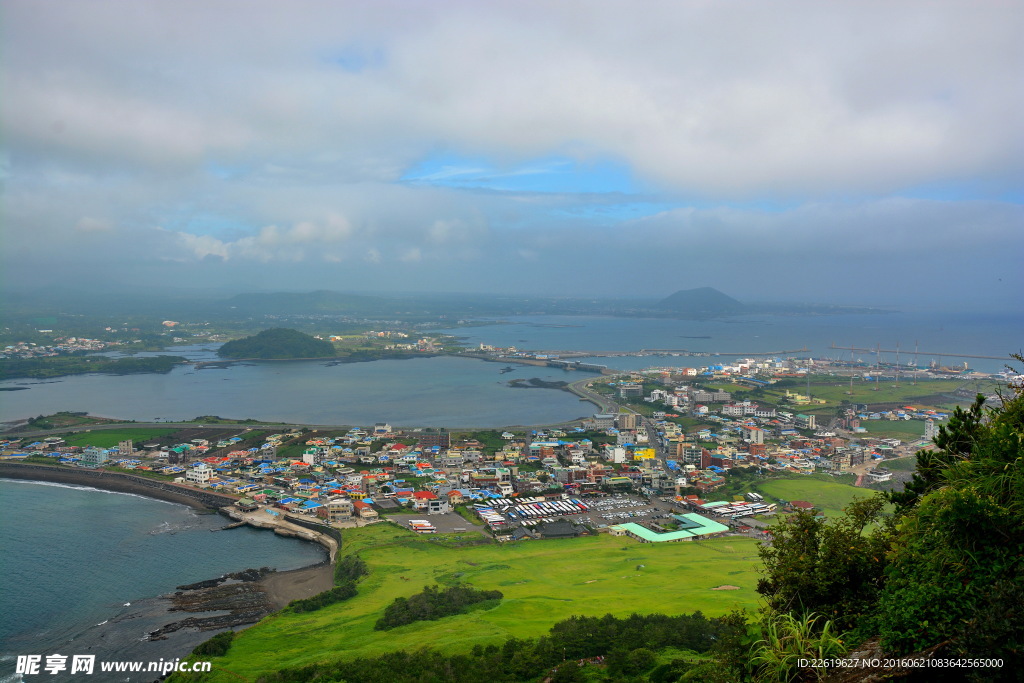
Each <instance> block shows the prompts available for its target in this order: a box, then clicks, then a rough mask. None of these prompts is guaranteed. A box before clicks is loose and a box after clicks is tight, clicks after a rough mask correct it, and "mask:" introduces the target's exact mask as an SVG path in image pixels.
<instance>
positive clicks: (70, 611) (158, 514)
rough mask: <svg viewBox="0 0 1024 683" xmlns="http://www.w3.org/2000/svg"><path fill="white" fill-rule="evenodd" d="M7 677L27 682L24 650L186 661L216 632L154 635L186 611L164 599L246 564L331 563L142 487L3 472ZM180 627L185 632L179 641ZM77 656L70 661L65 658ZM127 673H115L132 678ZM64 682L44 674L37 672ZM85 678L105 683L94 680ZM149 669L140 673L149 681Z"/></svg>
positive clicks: (3, 668)
mask: <svg viewBox="0 0 1024 683" xmlns="http://www.w3.org/2000/svg"><path fill="white" fill-rule="evenodd" d="M0 501H2V510H3V514H2V521H0V547H2V548H3V551H2V552H0V605H2V606H3V612H2V614H3V617H2V618H0V681H4V682H5V683H6V682H8V681H19V680H21V677H19V676H18V675H17V674H15V673H14V672H15V663H16V657H17V656H18V655H33V654H37V655H42V656H43V658H44V661H45V657H46V656H47V655H52V654H63V655H76V654H79V655H89V654H94V655H96V657H97V661H101V660H108V661H128V660H132V661H157V660H159V659H161V658H164V659H171V658H174V657H177V656H181V655H183V654H185V653H187V652H188V651H190V650H191V648H192V647H194V645H195V644H197V643H198V642H202V641H204V640H206V639H208V638H209V637H210V636H211V635H212V634H211V633H200V632H197V631H194V630H190V631H191V633H184V632H181V631H179V632H178V633H177V634H171V637H170V638H169V639H168V640H167V641H152V642H147V641H145V640H144V637H145V635H146V633H148V632H150V631H153V630H156V629H157V628H160V627H161V626H164V625H166V624H169V623H171V622H174V621H178V620H180V619H182V618H185V617H186V616H188V615H185V614H182V613H180V612H177V613H170V614H169V613H168V612H167V611H166V608H167V604H168V603H167V601H166V600H163V599H161V598H160V597H159V596H161V595H166V594H169V593H173V592H174V590H175V587H176V586H179V585H183V584H187V583H195V582H197V581H203V580H206V579H212V578H217V577H219V576H222V575H224V574H226V573H229V572H235V571H240V570H242V569H246V568H250V567H252V568H259V567H271V568H275V569H277V570H279V571H284V570H288V569H298V568H300V567H307V566H310V565H313V564H317V563H320V562H323V561H325V560H326V559H327V553H326V551H325V550H324V549H323V548H322V547H320V546H319V545H316V544H313V543H309V542H306V541H300V540H298V539H293V538H284V537H281V536H277V535H275V534H274V533H273V532H271V531H266V530H257V529H252V528H250V527H239V528H236V529H228V530H223V531H217V532H216V533H211V530H214V529H220V528H221V527H223V526H225V525H226V524H228V523H230V521H231V520H229V519H227V518H225V517H222V516H221V515H218V514H199V513H197V512H196V511H195V510H193V509H192V508H190V507H187V506H184V505H179V504H176V503H168V502H164V501H160V500H154V499H152V498H146V497H143V496H138V495H134V494H126V493H113V492H109V491H101V490H98V489H94V488H90V487H84V486H72V485H67V484H54V483H41V482H27V481H15V480H11V479H0ZM178 634H181V636H182V637H175V636H177V635H178ZM68 661H70V659H69V660H68ZM124 676H125V675H124V674H121V675H120V678H119V680H125V677H124ZM44 677H45V678H46V679H47V680H56V679H57V678H58V677H54V676H51V675H48V674H42V675H40V676H38V677H35V676H28V677H26V678H25V680H33V679H35V678H44ZM76 678H77V679H82V678H85V679H87V680H99V681H102V680H103V676H102V675H100V674H99V672H98V670H97V673H96V674H94V675H93V676H77V677H76ZM153 678H154V676H152V675H150V676H148V677H147V678H145V679H144V680H152V679H153Z"/></svg>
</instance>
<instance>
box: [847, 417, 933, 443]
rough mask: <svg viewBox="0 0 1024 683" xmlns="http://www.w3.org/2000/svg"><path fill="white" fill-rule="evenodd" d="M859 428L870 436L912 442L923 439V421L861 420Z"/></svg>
mask: <svg viewBox="0 0 1024 683" xmlns="http://www.w3.org/2000/svg"><path fill="white" fill-rule="evenodd" d="M860 426H861V427H863V428H864V429H865V430H867V433H868V434H870V435H871V436H877V437H880V438H883V439H889V438H893V439H902V440H903V441H913V440H915V439H922V438H924V420H861V423H860Z"/></svg>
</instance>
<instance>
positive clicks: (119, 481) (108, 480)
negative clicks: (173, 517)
mask: <svg viewBox="0 0 1024 683" xmlns="http://www.w3.org/2000/svg"><path fill="white" fill-rule="evenodd" d="M0 477H6V478H7V479H23V480H29V481H48V482H54V483H58V484H75V485H78V486H92V487H93V488H97V489H103V490H105V491H117V492H119V493H134V494H136V495H139V496H148V497H150V498H156V499H158V500H166V501H168V502H170V503H179V504H181V505H188V506H190V507H193V508H197V509H200V510H217V509H220V508H222V507H224V506H226V505H231V504H232V503H234V502H235V501H236V500H237V499H236V498H233V497H231V496H226V495H223V494H219V493H212V492H209V491H200V490H197V489H192V488H188V487H185V486H178V485H176V484H171V483H168V482H164V481H157V480H154V479H146V478H145V477H136V476H133V475H131V474H122V473H120V472H105V471H103V470H86V469H71V468H69V467H54V466H49V465H30V464H27V463H20V462H10V461H0Z"/></svg>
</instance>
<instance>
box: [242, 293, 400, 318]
mask: <svg viewBox="0 0 1024 683" xmlns="http://www.w3.org/2000/svg"><path fill="white" fill-rule="evenodd" d="M225 303H226V305H228V306H230V307H233V308H239V309H242V310H248V311H256V312H260V313H295V312H299V311H322V312H325V313H328V312H329V313H349V312H355V311H363V310H367V309H370V310H372V309H373V308H374V307H379V306H380V305H381V304H382V303H389V304H390V303H391V302H390V301H389V300H387V299H384V298H382V297H377V296H366V295H362V294H343V293H341V292H333V291H330V290H326V289H321V290H317V291H315V292H269V293H252V294H237V295H235V296H233V297H231V298H230V299H228V300H227V301H226V302H225Z"/></svg>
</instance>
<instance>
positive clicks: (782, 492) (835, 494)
mask: <svg viewBox="0 0 1024 683" xmlns="http://www.w3.org/2000/svg"><path fill="white" fill-rule="evenodd" d="M754 488H756V489H757V490H758V491H760V492H761V493H764V494H767V495H769V496H773V497H775V498H778V499H780V500H785V501H791V500H805V501H807V502H809V503H812V504H813V505H814V506H815V507H817V508H818V509H819V510H820V511H821V512H822V514H824V515H825V516H826V517H839V516H840V515H841V514H842V511H843V508H844V507H846V506H847V505H849V504H850V503H852V502H853V501H854V500H855V499H857V498H870V497H871V496H873V495H875V492H874V491H871V490H869V489H859V488H857V487H855V486H849V485H847V484H840V483H837V482H831V481H823V480H821V479H817V478H814V477H813V476H803V475H800V476H795V477H792V478H785V479H769V480H768V481H764V482H759V483H757V484H756V485H755V486H754Z"/></svg>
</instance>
